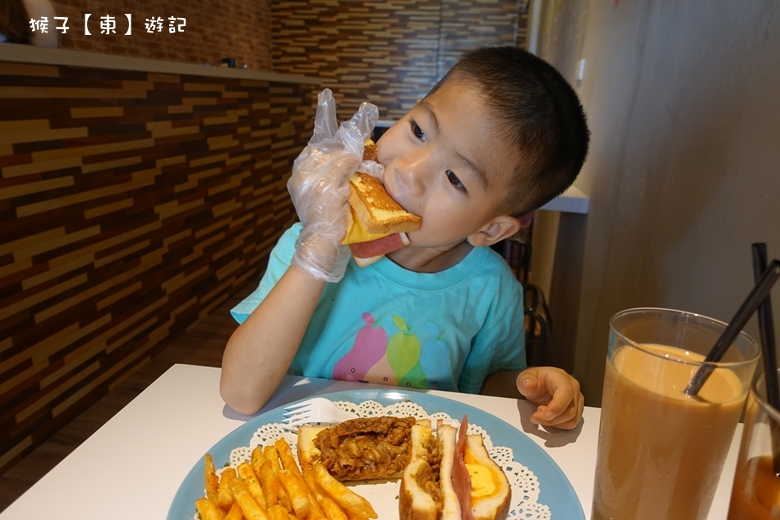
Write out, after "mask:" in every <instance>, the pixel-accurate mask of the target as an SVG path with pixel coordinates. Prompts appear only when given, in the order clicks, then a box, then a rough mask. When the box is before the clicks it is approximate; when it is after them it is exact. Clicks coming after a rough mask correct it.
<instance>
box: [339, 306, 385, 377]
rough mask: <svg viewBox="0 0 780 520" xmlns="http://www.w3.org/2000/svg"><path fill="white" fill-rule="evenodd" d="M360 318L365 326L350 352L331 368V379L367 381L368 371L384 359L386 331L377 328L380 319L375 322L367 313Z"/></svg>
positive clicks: (356, 337)
mask: <svg viewBox="0 0 780 520" xmlns="http://www.w3.org/2000/svg"><path fill="white" fill-rule="evenodd" d="M362 318H363V321H364V322H366V325H365V326H364V327H361V329H360V330H359V331H358V333H357V335H356V336H355V342H354V343H353V344H352V348H351V349H350V351H349V352H347V353H346V354H345V355H344V357H342V358H341V359H339V361H338V363H336V366H335V367H333V379H340V380H346V381H368V379H366V374H367V373H368V371H369V369H370V368H371V367H373V366H374V365H376V364H377V362H378V361H380V360H381V359H382V358H383V357H385V354H386V352H387V348H388V346H387V331H386V330H385V329H383V328H382V327H380V326H379V322H380V321H381V319H380V320H375V319H374V317H373V316H372V315H371V314H369V313H368V312H364V313H363V315H362ZM378 382H382V381H378ZM390 384H391V383H390Z"/></svg>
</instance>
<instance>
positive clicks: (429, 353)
mask: <svg viewBox="0 0 780 520" xmlns="http://www.w3.org/2000/svg"><path fill="white" fill-rule="evenodd" d="M425 328H426V329H428V332H429V333H430V334H431V337H430V338H428V339H426V340H425V343H423V346H422V352H420V367H421V368H422V371H423V372H424V373H425V374H426V375H427V382H426V385H427V386H426V387H425V388H432V389H434V390H435V389H436V388H438V384H439V381H438V379H439V378H437V377H436V374H440V373H441V372H442V371H444V374H446V373H448V371H449V369H450V365H449V363H447V362H445V360H447V359H449V357H450V346H449V344H448V343H447V342H446V341H444V340H442V339H441V338H442V336H444V331H443V330H442V331H439V328H438V327H437V326H436V325H434V324H433V323H431V322H430V321H426V322H425ZM444 377H446V375H444ZM418 388H423V387H418Z"/></svg>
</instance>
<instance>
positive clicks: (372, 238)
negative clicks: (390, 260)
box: [342, 140, 422, 267]
mask: <svg viewBox="0 0 780 520" xmlns="http://www.w3.org/2000/svg"><path fill="white" fill-rule="evenodd" d="M364 159H370V160H376V145H375V144H374V143H373V141H370V140H369V141H368V142H366V148H365V153H364ZM349 189H350V192H349V206H350V222H349V227H348V228H347V229H348V230H347V235H346V236H345V237H344V240H343V241H342V244H345V245H349V249H350V251H351V252H352V256H354V257H355V262H356V263H357V264H358V265H359V266H360V267H365V266H367V265H369V264H371V263H373V262H376V261H377V260H379V259H380V258H382V257H383V256H384V255H386V254H388V253H392V252H393V251H397V250H399V249H401V248H402V247H404V246H406V245H407V244H409V239H408V238H407V236H406V233H409V232H411V231H417V230H418V229H420V226H421V225H422V219H421V218H420V217H419V216H417V215H413V214H411V213H409V212H407V211H406V210H405V209H404V208H402V207H401V205H400V204H398V203H397V202H396V201H394V200H393V199H392V197H390V195H388V193H387V190H385V187H384V185H383V184H382V181H381V180H379V179H378V178H376V177H374V176H372V175H369V174H368V173H363V172H358V173H356V174H355V175H353V176H352V178H351V179H350V183H349Z"/></svg>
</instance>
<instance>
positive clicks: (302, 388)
mask: <svg viewBox="0 0 780 520" xmlns="http://www.w3.org/2000/svg"><path fill="white" fill-rule="evenodd" d="M219 374H220V371H219V369H217V368H208V367H199V366H191V365H175V366H173V367H172V368H171V369H170V370H168V371H167V372H166V373H165V374H163V375H162V376H161V377H160V378H159V379H158V380H157V381H155V382H154V383H153V384H152V385H150V386H149V388H147V389H146V390H144V392H142V393H141V394H140V395H139V396H138V397H137V398H136V399H134V400H133V401H132V402H131V403H130V404H128V405H127V406H126V407H125V408H124V409H122V410H121V411H120V412H119V413H118V414H117V415H116V416H114V417H113V418H112V419H111V420H110V421H108V422H107V423H106V424H105V425H104V426H103V427H102V428H100V429H99V430H98V431H97V432H95V434H94V435H93V436H92V437H90V438H89V439H87V441H86V442H84V444H82V445H81V446H79V447H78V448H77V449H76V450H75V451H74V452H73V453H71V454H70V455H69V456H68V457H67V458H66V459H65V460H63V461H62V462H61V463H60V464H59V465H57V466H56V467H55V468H54V469H53V470H52V471H51V472H49V473H48V474H47V475H46V476H44V477H43V478H42V479H41V480H40V481H39V482H37V483H36V484H35V485H34V486H33V487H32V488H30V490H29V491H27V493H25V494H24V495H22V496H21V497H20V498H19V499H18V500H17V501H16V502H14V503H13V504H12V505H11V506H10V507H9V508H8V509H6V510H5V511H4V512H3V513H2V514H0V520H12V519H13V520H26V519H30V520H33V519H35V520H38V519H40V518H61V519H70V518H79V519H84V520H89V519H95V520H104V519H106V518H111V519H112V520H117V519H125V518H126V519H133V520H137V519H162V518H165V517H166V515H167V513H168V508H169V506H170V504H171V501H172V500H173V496H174V494H175V493H176V491H177V490H178V488H179V484H180V483H181V482H182V480H184V477H185V476H186V475H187V472H189V470H190V468H192V466H193V465H194V464H195V463H196V462H197V461H198V460H199V459H200V457H201V456H203V454H204V453H205V452H206V451H207V450H208V449H209V448H210V447H211V446H213V445H214V444H215V443H216V442H217V441H219V440H220V439H221V438H222V437H224V436H225V435H227V434H228V433H229V432H231V431H232V430H234V429H235V428H237V427H239V426H240V425H241V424H243V423H244V422H245V421H246V420H247V419H248V418H247V417H246V416H241V415H238V414H236V413H235V412H233V411H232V410H230V409H229V408H227V407H226V406H225V405H224V403H223V402H222V399H221V398H220V396H219V390H218V389H219ZM371 387H376V388H388V387H383V386H378V385H366V384H362V383H349V382H346V381H328V380H323V379H315V380H311V379H307V378H301V377H291V376H288V377H286V378H285V380H284V382H283V383H282V386H281V387H280V388H279V390H278V391H277V392H276V394H274V396H273V397H272V398H271V400H270V401H269V403H268V404H267V405H266V407H265V408H264V409H263V410H261V412H262V411H265V410H270V409H272V408H275V407H277V406H280V405H283V404H285V403H287V402H290V401H294V400H297V399H302V398H305V397H308V396H310V395H314V394H319V393H324V392H335V391H340V390H349V389H354V388H371ZM428 393H431V394H434V395H439V396H443V397H449V398H453V397H455V398H457V400H458V401H460V402H463V403H466V404H469V405H472V406H475V407H478V408H480V409H482V410H484V411H486V412H488V413H491V414H493V415H495V416H497V417H500V418H501V419H503V420H505V421H507V422H508V423H510V424H512V425H514V426H515V427H517V428H518V429H520V430H522V431H524V432H525V433H526V434H527V435H528V436H529V437H530V438H531V439H533V440H534V441H535V442H536V443H537V444H538V445H539V446H541V447H542V448H543V449H544V450H545V451H546V452H547V453H548V454H549V455H550V456H551V457H552V458H553V459H554V460H555V462H556V463H557V464H558V465H559V466H560V467H561V469H562V470H563V472H564V473H565V474H566V476H567V477H568V478H569V480H570V481H571V483H572V485H573V487H574V490H575V491H576V493H577V496H578V497H579V499H580V502H581V503H582V508H583V510H584V511H585V516H586V517H588V518H589V517H590V505H591V498H592V487H593V472H594V467H595V461H596V441H597V435H598V426H599V415H600V410H599V409H598V408H585V412H584V416H583V417H584V421H583V423H582V425H581V426H580V427H578V428H577V429H576V430H574V431H572V432H556V433H548V432H546V431H544V430H543V429H541V428H539V427H537V426H536V425H534V424H532V423H531V422H530V421H529V420H528V417H529V416H530V414H531V405H529V403H527V402H525V401H515V400H512V399H505V398H498V397H485V396H479V395H470V394H453V393H450V392H441V391H429V392H428ZM741 433H742V428H741V426H740V427H739V428H738V430H737V434H736V435H735V439H734V441H733V443H732V446H731V451H730V452H729V456H728V459H727V461H726V468H725V470H724V472H723V475H722V476H721V481H720V484H719V486H718V490H717V492H716V494H715V502H714V504H713V506H712V511H711V513H710V516H709V519H710V520H721V519H725V518H726V510H727V508H728V501H729V495H730V493H731V482H732V480H733V478H734V468H735V466H736V456H737V447H738V442H739V438H740V436H741Z"/></svg>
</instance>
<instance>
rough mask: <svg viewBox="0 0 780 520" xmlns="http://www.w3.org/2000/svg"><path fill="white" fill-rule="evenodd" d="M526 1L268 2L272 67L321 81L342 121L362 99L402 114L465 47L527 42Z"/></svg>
mask: <svg viewBox="0 0 780 520" xmlns="http://www.w3.org/2000/svg"><path fill="white" fill-rule="evenodd" d="M527 3H528V2H527V1H525V0H521V1H517V0H481V1H480V2H472V1H465V0H421V1H417V0H365V1H361V2H333V1H330V0H311V1H309V2H299V1H295V0H283V1H277V2H272V3H271V13H272V17H271V19H272V27H273V70H274V72H283V73H289V74H303V75H307V76H316V77H319V78H322V79H323V83H322V84H323V86H325V87H329V88H331V89H332V90H333V93H334V95H335V97H336V102H337V107H338V114H339V119H347V118H349V117H351V116H352V114H353V113H354V112H355V110H357V108H358V106H359V105H360V103H361V102H363V101H371V102H372V103H374V104H375V105H377V106H378V107H379V115H380V118H382V119H389V120H396V119H399V118H400V117H402V116H403V115H404V114H405V113H406V112H408V111H409V109H410V108H412V107H413V106H414V105H415V104H416V103H417V99H418V98H421V97H423V96H425V94H427V93H428V91H429V90H430V89H431V87H433V85H434V84H435V83H436V81H438V80H439V79H440V78H441V77H442V76H443V75H444V74H445V73H446V72H447V71H448V70H449V69H450V68H451V67H452V65H454V64H455V62H456V61H457V60H458V58H459V57H460V55H461V54H462V53H463V51H464V50H468V49H473V48H475V47H478V46H480V45H516V46H518V47H525V44H526V24H527V18H528V17H527V14H526V4H527Z"/></svg>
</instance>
